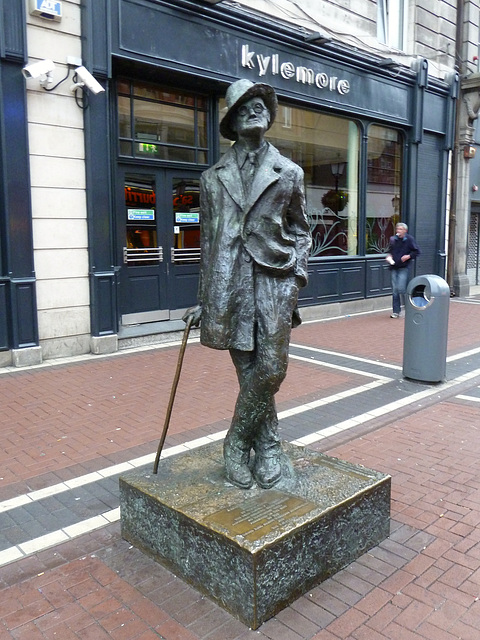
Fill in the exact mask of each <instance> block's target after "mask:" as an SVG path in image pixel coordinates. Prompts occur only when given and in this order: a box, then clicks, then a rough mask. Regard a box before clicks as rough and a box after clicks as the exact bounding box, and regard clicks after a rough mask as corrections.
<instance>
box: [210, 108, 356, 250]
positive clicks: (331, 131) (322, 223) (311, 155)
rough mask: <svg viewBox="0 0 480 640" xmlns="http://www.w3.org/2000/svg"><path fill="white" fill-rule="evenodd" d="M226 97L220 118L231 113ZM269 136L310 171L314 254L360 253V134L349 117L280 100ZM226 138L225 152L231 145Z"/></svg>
mask: <svg viewBox="0 0 480 640" xmlns="http://www.w3.org/2000/svg"><path fill="white" fill-rule="evenodd" d="M225 110H226V108H225V102H224V101H223V100H221V101H220V114H219V115H220V118H221V117H222V115H223V113H225ZM266 137H267V139H268V140H269V141H270V142H271V143H272V144H273V145H274V146H275V147H277V149H279V151H280V152H281V153H282V154H283V155H284V156H286V157H288V158H290V159H291V160H293V161H294V162H296V163H297V164H298V165H300V166H301V167H302V169H303V170H304V172H305V187H306V195H307V214H308V218H309V222H310V227H311V232H312V239H313V244H312V250H311V257H318V258H322V257H328V256H345V255H357V254H358V167H359V145H360V137H359V131H358V127H357V125H356V124H355V123H354V122H352V121H351V120H347V119H346V118H338V117H335V116H330V115H326V114H323V113H318V112H316V111H312V110H309V109H302V108H299V107H292V106H286V105H283V104H282V103H280V105H279V109H278V114H277V117H276V119H275V122H274V124H273V126H272V128H271V129H270V130H269V131H268V133H267V136H266ZM229 144H230V143H228V141H226V140H222V141H221V146H222V152H225V151H226V150H227V148H228V145H229Z"/></svg>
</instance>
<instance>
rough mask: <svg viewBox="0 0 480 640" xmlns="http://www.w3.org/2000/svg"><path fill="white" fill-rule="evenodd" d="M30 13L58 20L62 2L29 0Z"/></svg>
mask: <svg viewBox="0 0 480 640" xmlns="http://www.w3.org/2000/svg"><path fill="white" fill-rule="evenodd" d="M30 15H32V16H39V17H40V18H47V20H55V21H56V22H60V20H61V19H62V3H61V2H59V1H58V0H30Z"/></svg>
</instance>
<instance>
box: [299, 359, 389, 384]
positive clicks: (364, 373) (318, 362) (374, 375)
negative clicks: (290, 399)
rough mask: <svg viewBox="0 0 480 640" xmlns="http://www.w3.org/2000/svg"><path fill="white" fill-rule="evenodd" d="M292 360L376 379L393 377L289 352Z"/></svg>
mask: <svg viewBox="0 0 480 640" xmlns="http://www.w3.org/2000/svg"><path fill="white" fill-rule="evenodd" d="M289 357H290V358H291V359H293V360H300V361H301V362H308V363H309V364H315V365H317V366H319V367H327V369H337V370H338V371H345V372H346V373H353V374H355V375H357V376H366V377H367V378H376V379H377V380H387V381H388V382H391V381H392V380H393V378H387V377H386V376H380V375H378V373H370V372H368V371H361V370H360V369H352V368H351V367H343V366H341V365H339V364H331V363H330V362H325V361H324V360H314V359H313V358H304V357H303V356H296V355H293V354H290V356H289Z"/></svg>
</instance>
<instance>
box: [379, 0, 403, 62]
mask: <svg viewBox="0 0 480 640" xmlns="http://www.w3.org/2000/svg"><path fill="white" fill-rule="evenodd" d="M407 9H408V0H378V2H377V38H378V41H379V42H381V43H382V44H386V45H387V46H388V47H393V48H395V49H399V50H401V51H403V50H404V49H405V46H406V25H407V24H408V21H407Z"/></svg>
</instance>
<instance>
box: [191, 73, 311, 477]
mask: <svg viewBox="0 0 480 640" xmlns="http://www.w3.org/2000/svg"><path fill="white" fill-rule="evenodd" d="M226 102H227V108H228V110H227V113H226V114H225V116H224V118H223V119H222V121H221V123H220V132H221V134H222V135H223V136H224V137H225V138H227V139H229V140H232V141H234V144H233V145H232V147H231V148H230V149H229V150H228V151H227V153H225V155H224V156H223V157H222V158H221V159H220V160H219V162H217V163H216V164H215V165H214V166H212V167H211V168H210V169H208V170H207V171H205V172H204V173H203V174H202V178H201V183H200V212H201V213H200V215H201V248H202V258H201V269H200V285H199V294H198V305H197V306H196V307H193V308H192V309H190V310H189V311H187V313H186V314H185V317H184V319H185V320H187V319H188V318H190V319H191V320H192V323H193V325H194V326H196V325H198V324H199V323H200V325H201V329H200V338H201V343H202V344H203V345H206V346H208V347H212V348H213V349H228V350H229V351H230V355H231V358H232V360H233V364H234V365H235V369H236V372H237V377H238V382H239V384H240V391H239V394H238V398H237V401H236V405H235V413H234V415H233V419H232V422H231V426H230V429H229V430H228V433H227V436H226V438H225V442H224V457H225V470H226V475H227V478H228V480H229V481H230V482H231V483H232V484H234V485H236V486H237V487H240V488H242V489H249V488H250V487H251V486H252V485H253V483H254V481H256V483H257V484H258V485H259V486H260V487H262V488H264V489H268V488H270V487H273V486H274V485H275V484H277V482H279V480H280V479H281V477H282V455H283V453H282V448H281V444H280V439H279V437H278V433H277V429H278V418H277V412H276V407H275V398H274V397H275V394H276V392H277V391H278V389H279V388H280V385H281V383H282V381H283V380H284V378H285V376H286V372H287V365H288V348H289V341H290V332H291V329H292V326H297V325H298V324H299V323H300V316H299V313H298V309H297V298H298V292H299V289H300V288H301V287H304V286H305V285H306V283H307V260H308V254H309V249H310V245H311V236H310V231H309V225H308V222H307V218H306V214H305V192H304V184H303V182H304V180H303V171H302V169H301V168H300V167H299V166H298V165H296V164H294V163H293V162H292V161H291V160H289V159H287V158H285V157H284V156H282V155H281V154H280V152H279V151H278V150H277V149H276V148H275V147H274V146H272V145H271V144H270V143H269V142H267V141H266V140H265V139H264V136H265V132H266V131H268V129H269V128H270V127H271V126H272V124H273V121H274V119H275V116H276V113H277V97H276V95H275V91H274V89H273V88H272V87H271V86H269V85H267V84H261V83H253V82H250V81H249V80H245V79H242V80H238V81H236V82H234V83H233V84H231V85H230V87H229V88H228V90H227V94H226Z"/></svg>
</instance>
